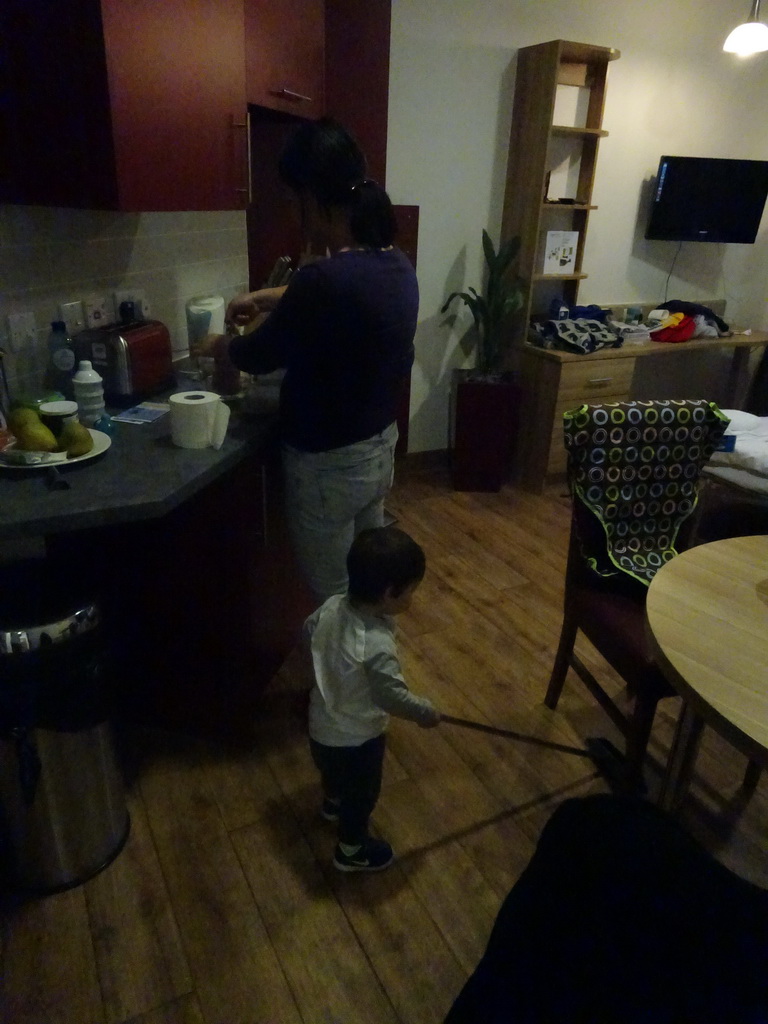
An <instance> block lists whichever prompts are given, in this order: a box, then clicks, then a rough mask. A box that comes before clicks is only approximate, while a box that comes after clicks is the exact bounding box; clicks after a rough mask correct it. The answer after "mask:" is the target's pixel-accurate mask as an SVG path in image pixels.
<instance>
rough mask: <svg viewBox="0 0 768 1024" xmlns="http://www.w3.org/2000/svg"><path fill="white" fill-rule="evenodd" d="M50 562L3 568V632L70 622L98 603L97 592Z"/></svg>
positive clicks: (0, 587)
mask: <svg viewBox="0 0 768 1024" xmlns="http://www.w3.org/2000/svg"><path fill="white" fill-rule="evenodd" d="M83 577H84V574H81V576H80V577H78V574H77V573H76V572H74V571H72V572H69V571H63V570H62V569H61V568H60V567H58V566H54V565H52V564H51V563H50V562H49V561H48V560H47V559H38V558H27V559H20V560H18V561H14V562H9V563H6V564H3V565H0V631H3V630H5V631H10V630H26V629H28V628H29V627H30V626H48V625H50V624H51V623H56V622H60V621H61V620H63V619H68V618H70V617H71V616H73V615H74V614H75V613H76V612H78V611H80V610H81V609H82V608H84V607H87V606H89V605H92V604H94V603H95V589H94V588H93V585H92V584H89V583H88V581H87V580H86V579H84V578H83Z"/></svg>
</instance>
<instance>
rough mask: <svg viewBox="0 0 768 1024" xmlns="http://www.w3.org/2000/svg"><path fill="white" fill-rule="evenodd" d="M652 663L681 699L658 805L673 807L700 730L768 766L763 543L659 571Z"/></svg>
mask: <svg viewBox="0 0 768 1024" xmlns="http://www.w3.org/2000/svg"><path fill="white" fill-rule="evenodd" d="M646 616H647V625H648V635H649V640H650V643H651V647H652V649H653V651H654V654H655V656H656V659H657V662H658V664H659V666H660V668H661V669H662V671H663V672H664V674H665V675H666V676H667V678H668V679H669V682H670V683H671V685H672V686H673V687H674V689H675V690H676V691H677V692H678V693H679V694H680V696H681V697H682V698H683V707H682V710H681V713H680V717H679V719H678V723H677V728H676V730H675V737H674V740H673V743H672V748H671V751H670V755H669V760H668V763H667V770H666V774H665V779H664V783H663V786H662V789H661V794H660V797H659V803H660V804H661V805H662V806H663V807H665V808H666V809H668V810H671V809H674V808H676V807H677V805H678V804H679V802H680V800H681V799H682V796H683V795H684V793H685V790H686V788H687V785H688V781H689V779H690V776H691V773H692V771H693V766H694V763H695V759H696V752H697V749H698V744H699V740H700V738H701V733H702V730H703V727H704V725H709V726H711V727H712V728H714V729H716V730H717V731H718V732H719V733H720V734H721V735H722V736H724V737H725V738H726V739H727V740H728V741H729V742H730V743H731V744H732V745H733V746H734V747H735V748H736V749H737V750H739V751H741V752H742V753H743V754H745V755H746V757H747V758H748V759H749V762H750V766H749V770H748V773H747V779H748V780H749V781H752V782H754V781H755V780H756V778H757V775H758V774H759V771H760V768H761V767H768V536H752V537H734V538H729V539H727V540H718V541H713V542H712V543H710V544H702V545H700V546H698V547H694V548H690V549H689V550H688V551H684V552H682V553H681V554H679V555H676V556H675V557H674V558H673V559H672V560H671V561H669V562H667V563H666V565H664V566H662V568H661V569H660V570H659V572H658V573H657V574H656V576H655V577H654V579H653V580H652V582H651V585H650V588H649V590H648V598H647V602H646Z"/></svg>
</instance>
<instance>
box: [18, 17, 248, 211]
mask: <svg viewBox="0 0 768 1024" xmlns="http://www.w3.org/2000/svg"><path fill="white" fill-rule="evenodd" d="M0 36H1V37H2V43H0V51H2V52H0V58H2V67H0V86H2V87H3V88H4V92H3V96H2V98H3V103H2V104H1V105H0V106H2V111H0V120H1V121H2V122H3V123H2V124H0V127H2V128H6V129H7V134H8V135H9V136H11V137H13V145H8V144H6V143H5V140H4V142H3V146H4V156H3V158H0V201H7V202H12V203H21V204H28V205H31V204H38V205H43V206H72V207H83V208H90V209H109V210H125V211H142V210H233V209H242V208H244V207H245V206H246V205H247V199H248V136H247V126H246V120H247V118H246V111H247V107H246V101H245V26H244V22H243V0H78V3H61V2H60V0H2V4H0Z"/></svg>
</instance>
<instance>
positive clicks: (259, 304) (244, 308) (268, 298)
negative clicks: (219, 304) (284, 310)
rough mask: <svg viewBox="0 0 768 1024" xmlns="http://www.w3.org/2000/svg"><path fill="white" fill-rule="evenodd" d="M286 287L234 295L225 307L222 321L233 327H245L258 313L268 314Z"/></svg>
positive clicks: (261, 289)
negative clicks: (225, 310)
mask: <svg viewBox="0 0 768 1024" xmlns="http://www.w3.org/2000/svg"><path fill="white" fill-rule="evenodd" d="M285 288H286V286H285V285H283V287H281V288H260V289H259V290H258V291H255V292H243V294H242V295H236V296H235V298H234V299H232V301H231V302H230V303H229V305H228V306H227V312H226V314H225V316H224V320H225V322H226V323H227V324H232V325H234V326H235V327H247V326H248V324H250V323H251V322H252V321H254V320H255V319H256V317H257V316H258V315H259V314H260V313H270V312H271V311H272V310H273V309H274V308H275V306H276V305H277V304H278V302H279V301H280V299H281V298H282V297H283V293H284V292H285Z"/></svg>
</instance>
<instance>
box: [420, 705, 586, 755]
mask: <svg viewBox="0 0 768 1024" xmlns="http://www.w3.org/2000/svg"><path fill="white" fill-rule="evenodd" d="M440 720H441V721H442V722H447V723H448V725H460V726H462V728H464V729H477V730H478V732H488V733H491V734H492V735H493V736H504V737H506V738H507V739H510V740H520V741H521V742H522V743H534V744H535V745H536V746H538V747H548V748H549V749H550V750H559V751H560V752H561V753H563V754H575V755H576V756H577V757H589V756H590V755H589V751H587V750H582V749H581V748H580V747H569V746H567V745H566V744H564V743H552V742H551V741H550V740H540V739H539V738H538V736H528V735H526V734H525V733H523V732H512V730H511V729H497V728H496V726H495V725H484V724H483V723H482V722H472V721H470V720H469V719H468V718H456V717H455V716H454V715H442V716H441V719H440Z"/></svg>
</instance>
